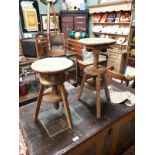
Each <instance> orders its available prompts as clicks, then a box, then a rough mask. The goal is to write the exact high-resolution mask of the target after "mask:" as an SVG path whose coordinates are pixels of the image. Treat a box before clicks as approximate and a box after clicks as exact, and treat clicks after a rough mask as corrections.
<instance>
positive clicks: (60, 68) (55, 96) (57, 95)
mask: <svg viewBox="0 0 155 155" xmlns="http://www.w3.org/2000/svg"><path fill="white" fill-rule="evenodd" d="M72 66H73V62H72V61H71V60H69V59H67V58H45V59H41V60H38V61H36V62H34V63H33V64H32V65H31V67H32V69H33V70H34V71H36V72H38V73H40V78H39V80H40V83H41V87H40V91H39V95H38V99H37V104H36V108H35V112H34V121H37V120H38V115H39V111H40V105H41V101H42V99H44V100H45V101H47V102H52V103H53V104H54V105H57V104H59V102H61V101H62V103H63V105H64V110H65V113H66V118H67V124H68V127H69V128H73V122H72V119H71V113H70V109H69V104H68V100H67V96H68V94H67V91H66V89H65V87H64V84H63V83H64V82H65V75H64V71H66V70H68V69H69V68H71V67H72ZM45 86H50V88H48V89H46V90H45V91H44V89H45Z"/></svg>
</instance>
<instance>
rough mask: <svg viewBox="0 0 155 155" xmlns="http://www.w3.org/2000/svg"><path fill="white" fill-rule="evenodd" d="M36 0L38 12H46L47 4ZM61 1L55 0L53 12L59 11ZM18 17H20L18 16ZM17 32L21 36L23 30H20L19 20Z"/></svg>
mask: <svg viewBox="0 0 155 155" xmlns="http://www.w3.org/2000/svg"><path fill="white" fill-rule="evenodd" d="M37 1H38V6H39V12H40V14H46V13H47V5H45V4H43V3H42V2H41V1H40V0H37ZM61 3H62V0H57V2H56V3H55V4H54V10H55V12H59V11H60V9H61ZM19 18H20V17H19ZM19 25H20V26H19V28H20V30H19V33H20V34H21V36H23V32H22V28H21V22H20V21H19ZM31 34H32V35H34V34H35V33H31Z"/></svg>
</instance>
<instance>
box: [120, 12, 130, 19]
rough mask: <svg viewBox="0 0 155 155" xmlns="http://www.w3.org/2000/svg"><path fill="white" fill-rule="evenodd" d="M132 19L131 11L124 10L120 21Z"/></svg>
mask: <svg viewBox="0 0 155 155" xmlns="http://www.w3.org/2000/svg"><path fill="white" fill-rule="evenodd" d="M130 20H131V13H130V12H129V11H124V12H122V14H121V17H120V22H130Z"/></svg>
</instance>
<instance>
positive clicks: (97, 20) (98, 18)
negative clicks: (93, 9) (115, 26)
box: [93, 13, 103, 23]
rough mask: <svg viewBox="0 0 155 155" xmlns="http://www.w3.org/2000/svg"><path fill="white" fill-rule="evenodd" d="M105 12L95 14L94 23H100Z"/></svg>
mask: <svg viewBox="0 0 155 155" xmlns="http://www.w3.org/2000/svg"><path fill="white" fill-rule="evenodd" d="M102 16H103V14H102V13H96V14H94V15H93V23H99V22H100V20H101V19H102Z"/></svg>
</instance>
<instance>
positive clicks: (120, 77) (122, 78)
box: [106, 66, 135, 88]
mask: <svg viewBox="0 0 155 155" xmlns="http://www.w3.org/2000/svg"><path fill="white" fill-rule="evenodd" d="M113 70H114V66H110V67H109V68H108V70H107V72H106V76H107V77H109V78H112V79H117V80H120V81H121V83H123V82H124V83H125V85H126V86H129V83H130V81H133V84H132V86H131V87H132V88H135V76H125V75H123V74H120V73H117V72H115V71H113Z"/></svg>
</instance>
